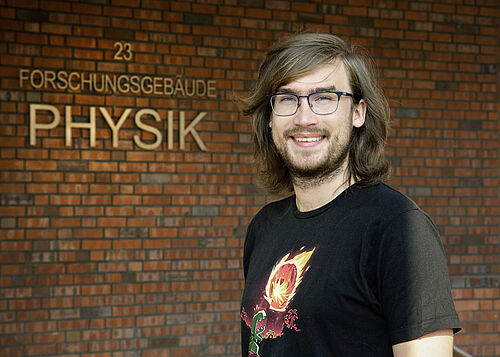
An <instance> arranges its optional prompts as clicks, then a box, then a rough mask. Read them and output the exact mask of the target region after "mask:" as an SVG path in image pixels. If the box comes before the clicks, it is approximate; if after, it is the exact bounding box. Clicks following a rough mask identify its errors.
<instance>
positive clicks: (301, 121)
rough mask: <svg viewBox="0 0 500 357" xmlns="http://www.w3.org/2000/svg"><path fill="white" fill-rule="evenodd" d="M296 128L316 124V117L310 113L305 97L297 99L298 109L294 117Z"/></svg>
mask: <svg viewBox="0 0 500 357" xmlns="http://www.w3.org/2000/svg"><path fill="white" fill-rule="evenodd" d="M293 122H294V124H295V125H296V126H304V127H306V126H312V125H316V124H318V116H317V115H316V114H315V113H314V112H313V111H312V109H311V107H310V106H309V102H308V100H307V97H306V96H303V97H300V98H299V107H298V108H297V112H296V113H295V115H294V118H293Z"/></svg>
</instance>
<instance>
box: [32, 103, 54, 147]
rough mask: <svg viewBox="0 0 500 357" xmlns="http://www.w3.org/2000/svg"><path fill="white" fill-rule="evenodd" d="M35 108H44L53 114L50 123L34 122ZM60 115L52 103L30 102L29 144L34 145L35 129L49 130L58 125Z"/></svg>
mask: <svg viewBox="0 0 500 357" xmlns="http://www.w3.org/2000/svg"><path fill="white" fill-rule="evenodd" d="M37 110H46V111H49V112H51V113H52V114H53V115H54V120H53V121H52V122H50V123H44V124H42V123H37V122H36V112H37ZM60 120H61V116H60V114H59V111H58V110H57V108H56V107H54V106H53V105H47V104H30V145H31V146H34V145H35V143H36V131H37V130H50V129H53V128H55V127H56V126H58V125H59V121H60Z"/></svg>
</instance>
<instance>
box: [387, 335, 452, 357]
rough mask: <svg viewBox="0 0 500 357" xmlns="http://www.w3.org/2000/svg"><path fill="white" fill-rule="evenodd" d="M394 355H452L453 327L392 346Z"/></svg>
mask: <svg viewBox="0 0 500 357" xmlns="http://www.w3.org/2000/svg"><path fill="white" fill-rule="evenodd" d="M392 351H393V353H394V357H451V356H452V355H453V331H452V329H445V330H439V331H436V332H432V333H429V334H427V335H424V336H422V337H420V338H418V339H416V340H411V341H408V342H403V343H398V344H397V345H394V346H392Z"/></svg>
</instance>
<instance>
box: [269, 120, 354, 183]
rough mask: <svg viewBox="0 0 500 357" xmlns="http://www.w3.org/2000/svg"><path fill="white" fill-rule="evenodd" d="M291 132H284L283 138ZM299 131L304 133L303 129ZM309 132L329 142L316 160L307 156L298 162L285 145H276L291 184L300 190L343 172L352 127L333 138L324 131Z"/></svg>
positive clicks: (352, 133)
mask: <svg viewBox="0 0 500 357" xmlns="http://www.w3.org/2000/svg"><path fill="white" fill-rule="evenodd" d="M293 131H294V130H288V131H285V133H284V137H285V138H286V137H290V136H293ZM300 131H301V132H302V133H303V132H304V130H303V129H302V130H300ZM310 132H313V133H317V134H320V135H323V136H325V137H326V139H327V140H329V143H328V148H327V149H326V152H325V153H324V154H323V156H322V157H320V158H319V159H318V160H308V159H309V158H308V157H307V154H306V155H305V156H304V157H303V158H300V160H299V159H297V158H294V157H293V153H292V152H291V150H289V149H288V148H287V147H286V143H284V144H282V145H276V149H277V152H278V154H279V156H280V157H281V159H282V160H283V162H284V164H285V165H286V167H287V168H288V172H289V173H290V176H291V178H292V183H293V184H294V185H296V186H298V187H302V188H307V187H311V186H315V185H318V184H320V183H322V182H325V181H327V180H329V179H330V178H333V177H335V176H336V175H338V174H339V173H342V171H344V170H345V163H346V161H347V158H348V156H349V150H350V147H351V143H352V141H353V136H354V130H353V128H352V127H350V128H349V129H348V131H347V132H345V131H343V132H341V133H339V134H337V135H335V136H333V137H330V134H329V133H328V131H326V130H324V131H322V130H311V131H310Z"/></svg>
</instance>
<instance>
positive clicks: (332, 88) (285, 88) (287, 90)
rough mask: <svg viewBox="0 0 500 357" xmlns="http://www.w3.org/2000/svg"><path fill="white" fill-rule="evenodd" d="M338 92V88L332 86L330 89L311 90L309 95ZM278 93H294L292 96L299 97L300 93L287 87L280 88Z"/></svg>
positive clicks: (318, 88) (317, 88)
mask: <svg viewBox="0 0 500 357" xmlns="http://www.w3.org/2000/svg"><path fill="white" fill-rule="evenodd" d="M336 90H337V87H335V85H331V86H328V87H316V88H312V89H310V90H309V91H308V92H307V94H311V93H315V92H324V91H336ZM278 93H292V94H297V95H298V94H299V93H298V91H296V90H294V89H291V88H287V87H280V88H278Z"/></svg>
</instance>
